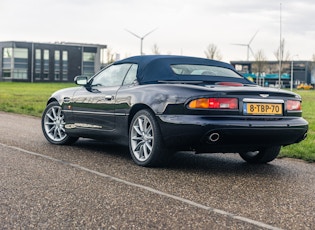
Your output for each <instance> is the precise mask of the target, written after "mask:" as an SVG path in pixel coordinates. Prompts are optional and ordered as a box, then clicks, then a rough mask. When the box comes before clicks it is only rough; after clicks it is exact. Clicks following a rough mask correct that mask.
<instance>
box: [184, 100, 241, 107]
mask: <svg viewBox="0 0 315 230" xmlns="http://www.w3.org/2000/svg"><path fill="white" fill-rule="evenodd" d="M188 107H189V108H190V109H238V99H237V98H199V99H196V100H193V101H191V102H190V103H189V105H188Z"/></svg>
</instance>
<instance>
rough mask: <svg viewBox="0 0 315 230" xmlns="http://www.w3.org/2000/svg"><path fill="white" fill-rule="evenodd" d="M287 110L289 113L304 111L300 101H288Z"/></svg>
mask: <svg viewBox="0 0 315 230" xmlns="http://www.w3.org/2000/svg"><path fill="white" fill-rule="evenodd" d="M287 110H288V111H300V110H302V105H301V102H300V101H294V100H287Z"/></svg>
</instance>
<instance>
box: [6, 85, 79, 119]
mask: <svg viewBox="0 0 315 230" xmlns="http://www.w3.org/2000/svg"><path fill="white" fill-rule="evenodd" d="M72 86H74V84H73V83H15V82H0V110H1V111H5V112H11V113H19V114H27V115H32V116H36V117H40V116H41V115H42V112H43V111H44V109H45V106H46V102H47V100H48V98H49V97H50V95H51V94H52V93H53V92H54V91H56V90H58V89H62V88H66V87H72Z"/></svg>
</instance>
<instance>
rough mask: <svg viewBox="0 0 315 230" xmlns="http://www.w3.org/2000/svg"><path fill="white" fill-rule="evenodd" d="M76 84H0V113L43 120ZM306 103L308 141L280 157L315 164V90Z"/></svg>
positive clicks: (305, 95) (287, 149)
mask: <svg viewBox="0 0 315 230" xmlns="http://www.w3.org/2000/svg"><path fill="white" fill-rule="evenodd" d="M72 86H74V84H73V83H13V82H0V110H1V111H6V112H11V113H19V114H26V115H31V116H36V117H41V115H42V112H43V110H44V109H45V106H46V102H47V99H48V98H49V97H50V95H51V94H52V93H53V92H54V91H56V90H58V89H62V88H67V87H72ZM297 93H298V94H300V95H301V96H302V99H303V117H304V118H305V119H306V120H307V121H308V122H309V132H308V137H307V138H306V140H304V141H302V142H301V143H298V144H294V145H290V146H286V147H284V148H282V149H281V153H280V156H279V157H291V158H298V159H303V160H305V161H308V162H315V113H314V111H315V103H314V102H315V100H314V99H315V90H306V91H303V90H300V91H297Z"/></svg>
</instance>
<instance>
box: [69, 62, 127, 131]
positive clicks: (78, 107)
mask: <svg viewBox="0 0 315 230" xmlns="http://www.w3.org/2000/svg"><path fill="white" fill-rule="evenodd" d="M130 67H131V64H119V65H111V66H109V67H107V68H105V69H104V70H102V71H101V72H99V73H98V74H96V75H95V76H94V77H93V78H92V79H91V80H90V81H89V83H88V84H87V85H86V86H85V87H82V88H81V89H80V90H78V91H76V92H75V94H74V96H73V98H72V100H71V102H70V103H71V107H72V114H73V116H72V118H73V121H74V125H75V127H76V128H77V129H82V130H91V129H92V130H95V131H110V130H114V129H115V120H116V118H115V106H116V94H117V91H118V89H119V88H120V87H121V85H122V82H123V80H124V77H125V76H126V74H127V72H128V70H129V68H130Z"/></svg>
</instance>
